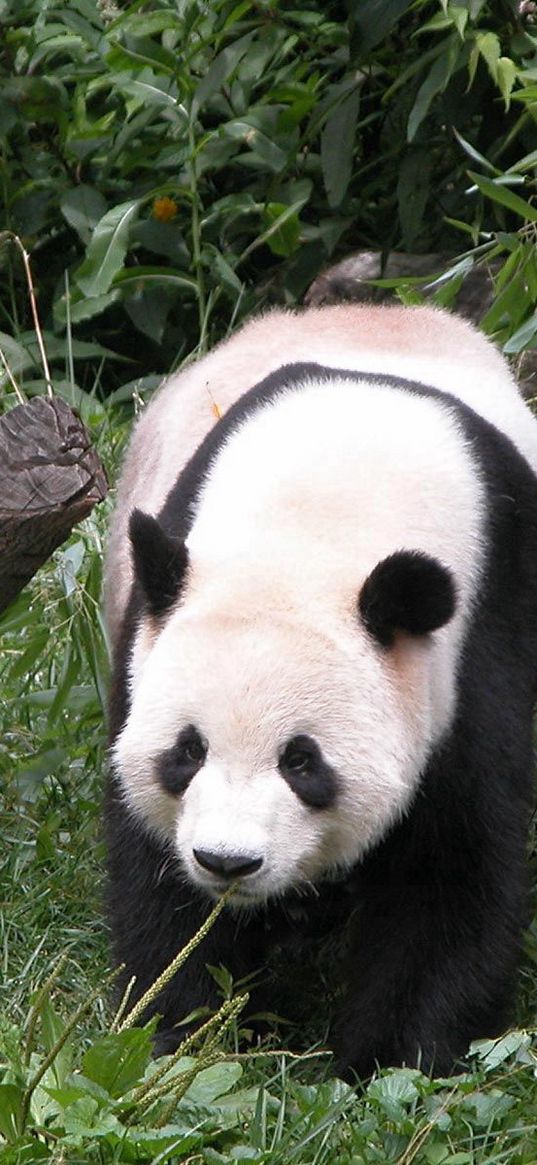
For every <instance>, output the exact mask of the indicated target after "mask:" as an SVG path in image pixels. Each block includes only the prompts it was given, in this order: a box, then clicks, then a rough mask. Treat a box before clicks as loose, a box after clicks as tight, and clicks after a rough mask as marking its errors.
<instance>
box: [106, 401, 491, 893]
mask: <svg viewBox="0 0 537 1165" xmlns="http://www.w3.org/2000/svg"><path fill="white" fill-rule="evenodd" d="M483 521H484V501H483V490H482V486H481V483H480V481H479V479H478V476H477V474H476V470H475V466H474V464H473V462H472V459H471V456H470V454H469V452H468V450H467V449H466V447H465V442H464V439H463V437H462V435H461V433H460V432H459V430H458V428H457V424H456V422H455V420H454V419H453V415H452V414H451V413H450V411H449V409H446V408H444V407H443V406H440V405H438V404H437V403H435V402H432V401H430V400H426V399H423V398H419V397H413V396H409V395H408V394H406V393H401V392H399V391H397V390H396V389H393V388H391V387H387V386H385V385H382V383H379V384H377V385H371V384H367V383H365V382H364V383H362V384H361V385H359V386H357V385H353V384H350V383H348V382H344V381H340V380H338V379H337V378H334V380H333V381H332V382H331V383H330V384H329V385H326V384H318V383H315V382H311V383H307V384H305V385H297V386H296V387H295V390H294V391H292V392H289V393H286V394H285V395H282V396H280V397H279V398H277V399H276V400H275V401H274V402H273V403H271V404H270V405H268V406H266V407H264V408H263V409H262V410H260V411H259V412H257V413H256V414H255V415H254V416H253V417H252V418H250V419H249V420H247V421H246V422H245V423H244V424H243V426H242V427H241V428H240V429H239V430H238V431H236V432H235V433H233V434H232V435H231V437H229V438H228V440H227V443H226V445H225V446H224V448H223V449H222V450H221V452H220V454H219V455H218V457H217V458H216V461H215V463H214V465H213V466H212V468H211V470H210V472H209V474H208V477H207V480H206V484H205V487H204V490H203V493H202V496H201V501H200V505H199V508H198V510H197V515H196V518H195V521H194V524H193V527H192V530H191V533H190V535H189V538H188V542H187V545H188V550H189V559H190V568H189V574H188V583H187V587H186V591H185V593H184V595H183V597H182V600H181V603H180V605H179V606H178V608H177V609H176V610H175V611H174V612H173V613H172V614H171V616H170V618H169V620H168V622H167V623H166V625H165V627H164V629H163V631H162V632H161V634H160V635H158V636H157V637H156V639H152V638H151V636H149V635H148V633H147V628H142V629H141V631H140V632H139V634H138V637H137V642H136V649H135V653H134V657H133V660H134V662H133V666H132V668H131V685H132V707H131V711H130V714H129V717H128V721H127V724H126V727H125V728H124V730H123V732H122V733H121V735H120V737H119V739H118V741H117V744H116V747H115V750H114V763H115V766H116V769H117V771H118V773H119V774H120V776H121V779H122V782H123V787H124V792H125V797H126V799H127V802H128V804H129V805H130V806H131V808H132V810H133V811H134V812H135V813H137V814H139V815H140V816H141V817H143V819H144V820H145V821H146V822H147V823H148V824H149V825H150V826H151V827H152V828H153V829H154V830H155V831H156V832H157V833H158V834H160V835H161V836H163V837H165V838H167V839H168V840H169V841H171V842H172V843H173V845H174V846H175V848H176V850H177V853H178V854H179V856H180V858H181V860H182V863H183V865H184V867H185V869H186V870H187V872H188V873H189V875H190V877H191V878H192V879H193V880H194V881H195V882H197V883H198V884H199V885H200V886H202V887H204V888H206V889H208V890H210V891H212V892H214V893H218V892H219V891H221V889H222V886H221V885H220V884H219V883H218V882H217V880H215V879H214V878H213V877H212V875H210V874H208V873H207V872H206V871H204V870H203V869H202V868H201V867H200V866H198V864H197V863H196V861H195V859H194V857H193V852H192V851H193V849H194V848H199V849H205V850H211V851H213V852H217V853H220V854H222V855H229V854H237V853H239V854H245V855H250V856H252V857H262V858H263V865H262V867H261V869H260V870H259V871H258V872H257V873H254V874H252V875H249V876H248V877H247V878H245V879H244V880H243V888H242V890H241V898H240V900H241V901H251V900H253V899H255V900H259V899H263V898H266V897H268V896H270V895H274V894H277V893H279V892H281V891H283V890H285V889H286V888H287V887H289V886H290V885H300V884H301V883H304V882H308V881H311V880H315V879H316V878H318V877H319V876H322V875H323V874H327V873H330V872H331V871H332V870H333V869H334V868H336V867H338V866H341V865H349V864H351V863H352V862H354V861H356V860H357V859H358V858H360V857H361V856H362V855H363V853H364V852H365V851H366V849H367V848H368V847H369V846H370V845H371V844H373V843H374V842H375V841H376V840H377V839H378V838H379V837H380V836H382V834H383V833H384V832H385V831H386V829H387V828H388V827H389V825H390V824H391V823H392V822H393V821H394V820H396V819H397V818H398V817H399V816H400V815H401V813H403V812H404V811H405V809H406V808H407V806H408V803H409V800H410V798H411V796H412V794H413V792H414V791H415V788H416V784H417V782H418V781H419V777H420V774H421V772H422V770H423V767H424V764H425V761H426V759H427V756H428V754H429V752H430V750H431V748H432V747H433V746H434V744H435V743H436V742H437V741H438V740H439V739H440V737H441V736H442V734H443V733H444V732H445V731H446V729H447V728H448V726H449V724H450V723H451V721H452V717H453V710H454V704H455V698H456V674H457V663H458V659H459V655H460V647H461V639H462V636H463V633H464V628H465V624H466V621H467V619H468V617H469V613H470V606H471V598H472V595H473V594H474V593H475V590H476V587H477V584H478V580H479V575H480V568H481V555H482V550H483V532H482V531H483ZM400 549H408V550H416V549H419V550H422V551H425V552H427V553H429V554H431V555H433V556H434V557H436V558H438V559H439V560H440V561H441V562H442V563H443V564H444V565H445V566H447V567H449V568H450V569H451V571H452V572H453V574H454V577H455V579H456V583H457V590H458V607H457V612H456V614H455V616H454V618H453V619H452V620H451V621H450V623H449V624H448V625H447V626H446V627H444V628H443V629H441V630H440V631H438V632H436V633H435V634H433V635H431V636H429V637H425V638H415V639H414V638H412V637H410V636H404V635H399V636H398V637H397V641H396V644H395V646H394V647H393V648H392V649H391V650H390V651H385V650H384V649H381V648H379V646H378V645H377V644H375V642H374V641H373V640H372V638H371V636H370V635H369V634H368V632H367V631H366V630H365V628H364V627H363V626H362V625H361V622H360V620H359V617H358V614H357V599H358V594H359V591H360V589H361V587H362V585H363V583H364V581H365V579H366V578H367V576H368V575H369V573H370V572H371V570H372V569H373V568H374V566H375V565H376V564H377V563H378V562H379V561H381V560H382V559H383V558H384V557H386V556H387V555H388V554H390V553H392V552H393V551H395V550H400ZM188 724H194V725H195V726H196V727H197V728H198V729H199V731H200V733H201V734H202V736H203V737H204V738H205V739H206V741H207V742H208V746H209V752H208V757H207V761H206V764H205V765H204V766H203V768H202V769H201V770H200V772H199V773H198V774H197V775H196V776H195V777H194V778H193V780H192V781H191V784H190V785H189V787H188V790H187V792H186V793H185V795H184V796H183V797H182V798H174V797H171V796H170V795H168V794H166V793H164V792H163V791H162V790H161V789H160V787H159V785H158V782H157V781H156V778H155V761H156V759H157V757H158V755H159V754H160V753H161V752H162V750H163V749H166V748H169V747H171V745H172V744H173V743H174V741H175V740H176V738H177V735H178V732H179V731H180V730H181V728H183V727H185V726H186V725H188ZM298 733H307V734H308V735H310V736H311V737H313V738H314V739H315V740H316V741H317V743H318V744H319V746H320V748H321V750H322V752H323V754H324V756H325V758H326V760H327V761H328V763H329V764H330V765H331V766H332V767H333V768H334V770H335V771H336V772H337V774H338V777H339V780H340V792H339V796H338V798H337V799H336V803H335V805H334V807H333V808H330V809H327V810H322V811H316V810H311V809H309V808H307V807H305V806H304V805H303V804H302V803H301V802H300V801H299V799H298V798H297V797H296V796H295V794H294V793H293V792H292V791H291V790H290V789H289V788H288V786H287V785H286V783H285V781H284V779H283V777H282V776H281V774H280V772H279V770H278V767H277V765H278V757H279V755H280V753H281V751H282V750H283V748H284V746H285V744H286V743H287V742H288V740H289V739H290V738H292V737H293V736H295V735H297V734H298Z"/></svg>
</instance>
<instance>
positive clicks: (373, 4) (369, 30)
mask: <svg viewBox="0 0 537 1165" xmlns="http://www.w3.org/2000/svg"><path fill="white" fill-rule="evenodd" d="M411 7H412V0H368V3H367V4H364V0H354V2H353V3H352V4H351V6H350V16H351V21H352V27H353V33H354V37H355V39H356V45H357V50H358V53H359V54H360V55H361V54H363V53H369V52H370V50H371V49H373V48H374V47H375V45H377V44H380V41H381V40H384V38H385V37H386V36H387V35H388V33H389V32H390V31H391V29H392V28H393V26H394V24H396V23H397V21H398V20H400V18H401V16H403V15H404V13H405V12H407V11H408V9H409V8H411Z"/></svg>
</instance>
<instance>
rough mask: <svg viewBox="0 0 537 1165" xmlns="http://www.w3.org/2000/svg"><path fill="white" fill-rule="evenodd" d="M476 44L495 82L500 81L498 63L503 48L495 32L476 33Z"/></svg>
mask: <svg viewBox="0 0 537 1165" xmlns="http://www.w3.org/2000/svg"><path fill="white" fill-rule="evenodd" d="M475 43H476V46H477V50H478V52H479V55H480V56H482V57H483V60H484V61H485V62H486V64H487V68H488V71H489V73H490V75H491V77H492V80H493V81H497V79H498V61H499V59H500V56H501V51H502V50H501V47H500V42H499V39H498V37H497V36H496V33H494V32H476V34H475Z"/></svg>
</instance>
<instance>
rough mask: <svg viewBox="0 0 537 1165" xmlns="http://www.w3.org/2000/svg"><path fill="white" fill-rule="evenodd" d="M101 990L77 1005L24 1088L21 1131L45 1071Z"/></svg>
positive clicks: (96, 990)
mask: <svg viewBox="0 0 537 1165" xmlns="http://www.w3.org/2000/svg"><path fill="white" fill-rule="evenodd" d="M116 975H117V971H113V972H112V974H111V975H108V976H107V978H106V980H105V983H110V982H111V981H112V980H113V979H114V978H115V976H116ZM101 992H102V984H101V985H100V986H99V987H96V988H95V990H94V991H92V992H91V993H90V995H88V997H87V999H85V1000H84V1001H83V1003H81V1004H80V1006H79V1007H77V1009H76V1011H75V1012H73V1014H72V1016H71V1018H70V1019H69V1020H68V1021H67V1023H66V1025H65V1027H64V1029H63V1031H62V1034H61V1036H59V1038H58V1039H57V1040H56V1042H55V1043H54V1045H53V1046H52V1048H51V1049H50V1051H49V1052H47V1055H46V1056H45V1057H44V1059H43V1060H42V1061H41V1063H40V1065H39V1067H38V1068H37V1070H36V1072H34V1075H33V1076H32V1077H31V1078H30V1080H29V1082H28V1084H27V1086H26V1088H25V1090H24V1095H23V1098H22V1102H21V1115H20V1122H21V1131H22V1130H24V1127H25V1125H26V1121H27V1119H28V1112H29V1110H30V1103H31V1100H32V1096H33V1094H34V1092H35V1090H36V1088H37V1086H38V1084H40V1083H41V1081H42V1079H43V1076H44V1075H45V1072H47V1071H48V1069H49V1068H50V1066H51V1064H53V1063H54V1061H55V1059H56V1056H57V1055H58V1054H59V1053H60V1052H61V1050H62V1048H63V1046H64V1044H66V1043H67V1040H68V1039H69V1036H70V1035H71V1032H72V1031H74V1029H75V1027H76V1025H77V1024H78V1023H79V1022H80V1020H81V1019H82V1016H83V1015H85V1014H86V1012H87V1011H89V1009H90V1007H91V1006H92V1004H93V1003H94V1002H95V1000H96V999H98V998H99V996H100V995H101Z"/></svg>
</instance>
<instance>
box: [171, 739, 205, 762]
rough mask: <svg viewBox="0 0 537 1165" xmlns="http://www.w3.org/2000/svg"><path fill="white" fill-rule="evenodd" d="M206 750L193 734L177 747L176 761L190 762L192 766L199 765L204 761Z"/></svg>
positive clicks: (200, 740)
mask: <svg viewBox="0 0 537 1165" xmlns="http://www.w3.org/2000/svg"><path fill="white" fill-rule="evenodd" d="M206 752H207V750H206V748H205V745H204V743H203V741H202V739H201V736H199V735H198V733H197V732H193V733H192V735H191V736H188V737H187V738H186V740H183V741H182V742H181V743H179V744H178V746H177V759H178V760H180V761H182V760H186V761H190V762H191V763H192V764H196V765H201V764H203V761H204V760H205V756H206Z"/></svg>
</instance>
